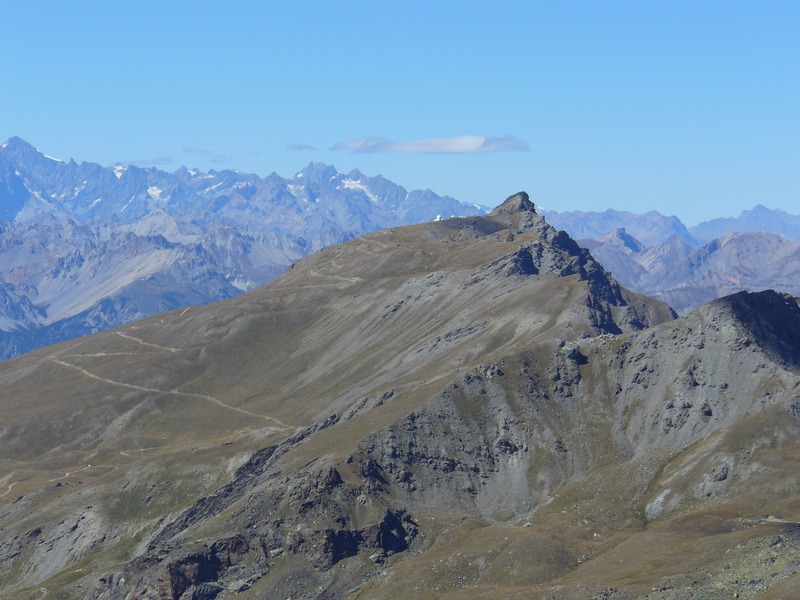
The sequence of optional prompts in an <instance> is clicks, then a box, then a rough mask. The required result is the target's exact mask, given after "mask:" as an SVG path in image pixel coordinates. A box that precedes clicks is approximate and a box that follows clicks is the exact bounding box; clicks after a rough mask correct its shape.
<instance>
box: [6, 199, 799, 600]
mask: <svg viewBox="0 0 800 600" xmlns="http://www.w3.org/2000/svg"><path fill="white" fill-rule="evenodd" d="M798 340H800V306H798V301H797V299H795V298H792V297H790V296H785V295H780V294H776V293H774V292H763V293H760V294H746V293H743V294H738V295H736V296H731V297H728V298H725V299H722V300H718V301H716V302H714V303H712V304H709V305H707V306H706V307H704V308H702V309H700V310H698V311H695V312H693V313H691V314H690V315H688V316H686V317H684V318H681V319H675V315H674V313H672V311H671V310H670V309H669V308H668V307H667V306H666V305H664V304H662V303H661V302H658V301H656V300H651V299H648V298H645V297H642V296H639V295H636V294H634V293H631V292H628V291H626V290H625V289H623V288H621V287H619V285H618V284H617V283H616V282H614V281H613V280H612V279H610V278H609V276H608V274H607V273H606V272H605V271H604V270H603V269H602V268H601V267H600V266H599V264H598V263H596V262H595V261H594V259H593V258H592V257H591V256H590V255H589V253H588V252H587V251H586V250H583V249H581V248H579V247H578V246H577V244H576V243H575V242H574V241H572V240H571V239H570V238H569V237H568V236H567V235H566V234H564V233H563V232H558V231H556V230H555V229H553V228H552V227H550V226H549V225H548V224H547V223H546V222H545V221H544V219H543V218H542V217H540V216H539V215H537V214H536V213H535V211H534V207H533V205H532V204H531V203H530V202H529V200H528V198H527V196H526V195H525V194H518V195H516V196H513V197H511V198H509V199H508V200H507V201H506V202H505V203H503V204H502V205H501V206H499V207H498V208H497V209H495V210H494V211H493V212H492V213H491V214H490V215H488V216H486V217H473V218H467V219H449V220H445V221H440V222H435V223H428V224H424V225H417V226H411V227H406V228H396V229H386V230H383V231H380V232H377V233H373V234H369V235H366V236H364V237H361V238H358V239H355V240H353V241H351V242H348V243H346V244H343V245H340V246H334V247H331V248H328V249H325V250H323V251H321V252H318V253H317V254H315V255H313V256H311V257H309V258H308V259H305V260H303V261H301V262H299V263H297V264H296V265H295V266H294V267H293V268H292V269H290V270H289V271H288V272H287V273H286V274H285V275H284V276H282V277H281V278H279V279H278V280H276V281H275V282H273V283H271V284H269V285H267V286H265V287H263V288H260V289H258V290H255V291H253V292H250V293H248V294H245V295H244V296H241V297H238V298H234V299H231V300H228V301H225V302H223V303H218V304H215V305H211V306H208V307H203V308H189V309H181V310H179V311H174V312H172V313H167V314H164V315H161V316H158V317H154V318H151V319H148V320H144V321H141V322H138V323H136V324H135V325H129V326H126V327H123V328H120V329H117V330H113V331H108V332H104V333H101V334H97V335H94V336H91V337H87V338H83V339H81V340H77V341H74V342H69V343H65V344H61V345H59V346H53V347H50V348H46V349H43V350H40V351H37V352H34V353H31V354H28V355H25V356H23V357H20V358H18V359H15V360H13V361H9V362H7V363H4V364H3V365H2V366H0V413H1V414H3V415H4V422H3V428H2V434H0V457H2V462H0V467H2V471H0V477H2V479H0V486H2V488H3V489H2V491H0V494H2V495H0V527H2V531H3V536H2V538H0V573H3V575H0V590H2V592H3V593H5V594H6V595H8V596H9V597H15V598H16V597H29V598H41V597H48V596H49V597H73V598H233V597H236V598H265V597H281V598H285V597H293V598H316V597H327V598H332V597H335V598H342V597H348V596H352V597H355V598H408V597H419V598H439V597H445V598H509V597H520V598H531V597H533V598H552V597H557V598H592V597H598V598H641V597H650V598H653V599H656V598H660V599H667V598H673V599H674V598H690V597H703V598H715V597H719V598H730V597H732V596H733V595H734V594H739V597H754V596H755V595H757V594H760V593H763V592H766V591H768V590H771V591H772V592H771V593H772V594H773V595H772V596H769V595H766V596H763V597H775V598H780V597H791V596H792V595H796V594H795V592H796V591H797V587H798V584H800V579H798V577H797V576H795V575H794V573H796V572H797V571H798V569H800V553H799V552H798V547H799V546H798V544H800V535H799V534H798V532H799V531H800V529H798V527H797V520H798V517H800V514H798V512H799V511H800V502H798V500H800V497H798V494H797V490H798V480H797V469H796V460H795V458H796V455H797V450H798V449H800V448H798V435H799V434H800V427H798V425H800V422H798V420H797V419H798V418H799V417H800V362H799V361H798V356H800V349H798ZM3 492H4V493H3Z"/></svg>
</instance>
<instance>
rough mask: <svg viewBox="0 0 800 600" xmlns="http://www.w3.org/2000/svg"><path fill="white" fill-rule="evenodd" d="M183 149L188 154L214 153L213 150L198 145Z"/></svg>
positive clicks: (209, 154)
mask: <svg viewBox="0 0 800 600" xmlns="http://www.w3.org/2000/svg"><path fill="white" fill-rule="evenodd" d="M183 151H184V152H185V153H186V154H196V155H197V156H211V155H212V154H214V153H213V152H212V151H211V150H206V149H205V148H200V147H198V146H190V147H189V148H184V149H183Z"/></svg>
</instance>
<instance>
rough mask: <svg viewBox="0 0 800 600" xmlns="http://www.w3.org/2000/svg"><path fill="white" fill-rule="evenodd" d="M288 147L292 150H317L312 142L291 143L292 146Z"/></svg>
mask: <svg viewBox="0 0 800 600" xmlns="http://www.w3.org/2000/svg"><path fill="white" fill-rule="evenodd" d="M286 149H287V150H291V151H293V152H302V151H304V150H316V148H315V147H314V146H312V145H310V144H291V145H290V146H287V147H286Z"/></svg>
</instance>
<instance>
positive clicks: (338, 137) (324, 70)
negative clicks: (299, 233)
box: [0, 0, 800, 224]
mask: <svg viewBox="0 0 800 600" xmlns="http://www.w3.org/2000/svg"><path fill="white" fill-rule="evenodd" d="M0 28H2V38H1V39H2V44H3V49H4V52H3V54H4V60H3V69H2V71H0V73H2V79H1V81H2V88H0V138H3V139H5V138H8V137H11V136H19V137H22V138H23V139H25V140H27V141H29V142H30V143H32V144H34V145H35V146H37V147H38V148H39V149H40V150H42V151H43V152H45V153H47V154H49V155H53V156H56V157H59V158H65V159H66V158H70V157H71V158H75V160H77V161H78V162H81V161H90V162H98V163H100V164H103V165H111V164H115V163H117V162H123V163H126V162H133V163H137V164H149V165H154V166H158V167H159V168H162V169H165V170H168V171H173V170H175V169H177V168H178V167H179V166H181V165H186V166H188V167H198V168H201V169H203V170H208V169H211V168H213V169H216V170H221V169H224V168H236V169H240V170H243V171H248V172H254V173H258V174H259V175H262V176H263V175H266V174H268V173H271V172H273V171H275V172H277V173H278V174H279V175H282V176H285V177H286V176H291V175H293V174H294V173H295V172H296V171H298V170H300V169H301V168H302V167H303V166H305V165H306V164H308V163H309V162H312V161H314V162H325V163H328V164H333V165H335V166H336V167H337V168H338V169H339V170H340V171H344V172H347V171H349V170H351V169H353V168H358V169H360V170H361V171H363V172H364V173H366V174H367V175H377V174H382V175H384V176H386V177H388V178H389V179H392V180H394V181H396V182H397V183H400V184H401V185H403V186H405V187H407V188H409V189H417V188H423V189H424V188H430V189H432V190H434V191H436V192H437V193H439V194H448V195H451V196H453V197H455V198H458V199H459V200H463V201H468V202H477V203H480V204H484V205H489V206H492V205H494V204H497V203H498V202H500V201H502V200H503V199H504V198H505V197H506V196H508V195H509V194H511V193H514V192H516V191H518V190H523V189H524V190H527V191H528V192H529V193H530V194H531V196H532V198H533V199H534V200H535V201H536V202H537V203H539V204H541V205H542V206H544V207H545V208H546V209H550V210H558V211H565V210H604V209H606V208H614V209H618V210H631V211H634V212H644V211H647V210H653V209H655V210H659V211H660V212H662V213H665V214H676V215H677V216H679V217H680V218H681V219H682V220H684V222H686V223H687V224H694V223H697V222H699V221H702V220H705V219H709V218H712V217H715V216H734V215H738V214H739V213H740V212H741V211H742V210H746V209H749V208H752V207H753V206H755V205H756V204H759V203H761V204H764V205H765V206H768V207H770V208H782V209H784V210H787V211H789V212H793V213H800V202H798V199H799V198H800V108H798V107H800V35H798V31H800V2H795V1H791V2H789V1H787V2H776V1H769V0H765V1H760V2H737V1H735V0H729V1H724V2H698V1H693V2H681V1H677V0H676V1H670V2H663V1H659V0H649V1H645V0H640V1H636V2H627V1H617V2H613V1H609V2H599V1H596V2H595V1H592V2H590V1H584V2H577V1H563V2H554V1H553V2H535V1H532V0H531V1H519V2H503V1H493V2H491V3H490V2H488V1H484V2H477V1H472V2H471V1H465V0H462V1H460V2H449V1H434V2H431V1H428V2H416V1H410V0H404V1H402V2H400V1H397V2H390V1H388V0H385V1H382V0H371V1H358V0H353V1H344V0H342V1H334V0H325V1H323V0H318V1H315V2H310V1H303V0H293V1H291V2H288V1H286V2H284V1H280V0H276V1H272V2H266V1H260V2H245V1H236V0H230V1H227V2H220V1H219V0H217V1H214V2H206V1H197V0H195V1H192V2H189V1H185V2H183V1H169V0H162V1H161V2H144V1H140V2H119V1H117V2H115V1H112V0H105V1H103V2H99V1H90V0H83V1H79V2H74V3H66V2H64V3H62V2H50V1H42V0H25V1H18V0H6V1H4V2H3V10H2V23H0Z"/></svg>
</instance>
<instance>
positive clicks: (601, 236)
mask: <svg viewBox="0 0 800 600" xmlns="http://www.w3.org/2000/svg"><path fill="white" fill-rule="evenodd" d="M547 219H548V221H549V222H551V223H552V224H553V225H554V226H556V227H560V228H562V229H564V230H566V231H568V232H569V233H570V234H571V235H572V236H573V237H575V238H578V240H579V242H580V243H581V245H583V246H585V247H587V248H589V249H590V250H591V252H592V254H593V255H594V256H595V258H597V259H598V260H599V261H600V262H601V263H602V264H603V266H605V267H606V268H607V269H608V270H609V271H611V273H612V274H613V275H614V277H615V278H616V279H617V280H618V281H619V282H620V283H621V284H622V285H624V286H625V287H628V288H630V289H632V290H636V291H637V292H640V293H643V294H647V295H649V296H653V297H655V298H658V299H660V300H663V301H665V302H667V303H668V304H669V305H670V306H672V308H674V309H675V310H676V311H678V312H679V313H681V314H683V313H686V312H689V311H690V310H692V309H695V308H697V307H699V306H701V305H703V304H705V303H706V302H709V301H711V300H714V299H715V298H720V297H722V296H725V295H727V294H732V293H734V292H739V291H743V290H749V291H760V290H766V289H776V290H779V291H783V292H787V293H790V294H792V295H794V296H800V216H795V215H790V214H788V213H786V212H784V211H780V210H770V209H768V208H765V207H764V206H761V205H759V206H756V207H755V208H754V209H753V210H749V211H744V212H743V213H742V214H741V215H740V216H739V217H736V218H727V219H713V220H711V221H706V222H705V223H701V224H699V225H697V226H695V227H691V228H688V229H687V228H686V227H685V226H684V225H683V223H681V222H680V220H679V219H678V218H677V217H666V216H664V215H661V214H659V213H657V212H649V213H646V214H644V215H637V214H634V213H629V212H620V211H612V210H607V211H605V212H602V213H588V212H569V213H560V214H559V213H547Z"/></svg>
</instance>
